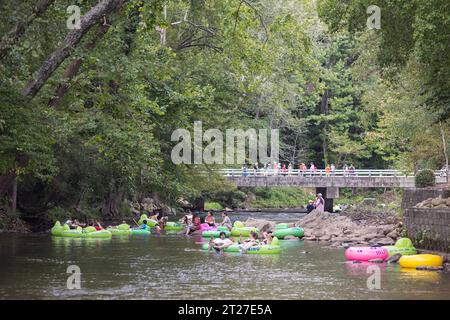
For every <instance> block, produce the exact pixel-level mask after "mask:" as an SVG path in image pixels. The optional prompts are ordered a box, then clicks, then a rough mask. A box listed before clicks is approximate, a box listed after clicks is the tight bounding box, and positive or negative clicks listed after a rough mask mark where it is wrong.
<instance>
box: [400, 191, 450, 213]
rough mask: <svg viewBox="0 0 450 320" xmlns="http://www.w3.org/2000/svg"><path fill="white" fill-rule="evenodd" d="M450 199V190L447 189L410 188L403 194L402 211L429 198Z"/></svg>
mask: <svg viewBox="0 0 450 320" xmlns="http://www.w3.org/2000/svg"><path fill="white" fill-rule="evenodd" d="M439 196H441V197H442V198H449V197H450V190H446V189H426V188H408V189H405V190H404V192H403V198H402V209H408V208H412V207H414V206H415V205H416V204H418V203H419V202H422V201H424V200H427V199H429V198H438V197H439Z"/></svg>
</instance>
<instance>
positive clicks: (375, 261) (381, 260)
mask: <svg viewBox="0 0 450 320" xmlns="http://www.w3.org/2000/svg"><path fill="white" fill-rule="evenodd" d="M368 262H371V263H383V262H384V261H383V259H370V260H368Z"/></svg>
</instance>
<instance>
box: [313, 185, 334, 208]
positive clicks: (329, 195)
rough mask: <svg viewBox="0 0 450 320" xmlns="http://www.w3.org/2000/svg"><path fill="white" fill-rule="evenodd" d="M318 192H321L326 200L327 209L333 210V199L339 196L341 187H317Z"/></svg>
mask: <svg viewBox="0 0 450 320" xmlns="http://www.w3.org/2000/svg"><path fill="white" fill-rule="evenodd" d="M316 193H321V194H322V197H323V199H324V200H325V208H324V209H325V211H328V212H333V199H336V198H339V188H335V187H330V188H316Z"/></svg>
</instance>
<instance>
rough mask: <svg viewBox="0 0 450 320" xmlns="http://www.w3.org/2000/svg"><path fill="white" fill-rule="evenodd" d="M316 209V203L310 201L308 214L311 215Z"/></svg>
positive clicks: (307, 207) (307, 208)
mask: <svg viewBox="0 0 450 320" xmlns="http://www.w3.org/2000/svg"><path fill="white" fill-rule="evenodd" d="M315 208H316V207H315V206H314V201H312V200H309V202H308V205H307V206H306V210H307V213H311V211H313V210H314V209H315Z"/></svg>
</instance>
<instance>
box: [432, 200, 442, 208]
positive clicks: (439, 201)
mask: <svg viewBox="0 0 450 320" xmlns="http://www.w3.org/2000/svg"><path fill="white" fill-rule="evenodd" d="M431 204H432V205H433V207H437V206H438V205H440V204H441V199H440V198H435V199H433V200H431Z"/></svg>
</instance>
